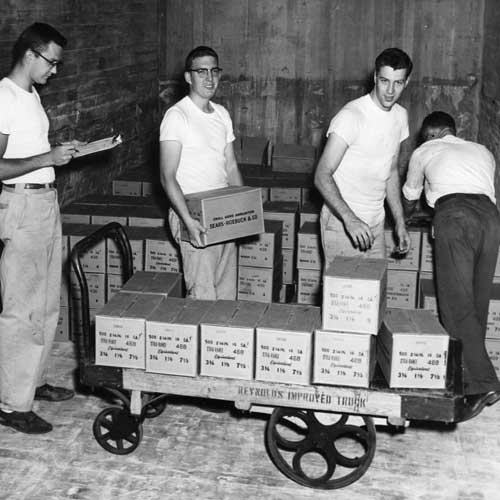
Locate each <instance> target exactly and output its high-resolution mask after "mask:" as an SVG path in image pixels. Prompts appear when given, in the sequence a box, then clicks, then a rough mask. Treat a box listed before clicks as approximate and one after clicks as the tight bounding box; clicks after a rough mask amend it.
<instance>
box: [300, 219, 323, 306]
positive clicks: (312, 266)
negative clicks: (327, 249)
mask: <svg viewBox="0 0 500 500" xmlns="http://www.w3.org/2000/svg"><path fill="white" fill-rule="evenodd" d="M301 215H302V213H301ZM318 226H319V224H318V222H312V221H309V222H304V223H303V224H302V225H301V226H300V229H299V232H298V233H297V302H298V303H299V304H311V305H319V304H320V303H321V269H322V263H323V256H322V250H321V239H320V235H319V231H318Z"/></svg>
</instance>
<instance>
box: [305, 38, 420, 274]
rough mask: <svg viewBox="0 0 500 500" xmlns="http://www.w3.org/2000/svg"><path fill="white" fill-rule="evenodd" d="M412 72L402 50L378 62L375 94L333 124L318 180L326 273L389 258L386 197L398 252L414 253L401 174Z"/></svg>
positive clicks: (346, 109)
mask: <svg viewBox="0 0 500 500" xmlns="http://www.w3.org/2000/svg"><path fill="white" fill-rule="evenodd" d="M412 67H413V64H412V62H411V59H410V58H409V56H408V55H407V54H406V53H405V52H403V51H402V50H400V49H398V48H390V49H386V50H384V51H383V52H382V53H381V54H379V56H378V57H377V58H376V60H375V73H374V83H375V85H374V88H373V90H372V91H371V92H370V93H369V94H366V95H364V96H362V97H360V98H358V99H355V100H354V101H351V102H349V103H347V104H346V105H345V106H344V107H343V108H342V109H341V110H340V111H339V112H338V113H337V115H335V116H334V117H333V119H332V121H331V123H330V127H329V128H328V132H327V137H328V141H327V143H326V146H325V149H324V151H323V154H322V155H321V158H320V160H319V162H318V166H317V169H316V174H315V178H314V184H315V185H316V188H317V189H318V190H319V192H320V193H321V194H322V196H323V198H324V205H323V208H322V210H321V218H320V223H321V240H322V245H323V252H324V255H325V269H326V268H327V267H328V265H329V264H330V263H331V262H332V260H333V259H334V257H335V256H337V255H345V256H356V255H361V256H365V257H376V258H385V256H386V255H385V254H386V250H385V237H384V220H385V212H384V200H385V198H387V202H388V204H389V207H390V209H391V212H392V215H393V218H394V222H395V231H396V238H397V242H398V247H397V251H398V252H399V253H402V254H404V253H406V252H407V251H408V250H409V248H410V238H409V235H408V232H407V230H406V226H405V222H404V214H403V207H402V203H401V190H400V181H399V172H398V156H399V150H400V143H401V142H402V141H404V140H405V139H406V138H407V137H408V135H409V131H408V116H407V112H406V110H405V109H404V108H403V107H401V106H400V105H399V104H397V101H398V99H399V98H400V96H401V94H402V92H403V90H404V89H405V87H406V86H407V84H408V79H409V77H410V73H411V70H412Z"/></svg>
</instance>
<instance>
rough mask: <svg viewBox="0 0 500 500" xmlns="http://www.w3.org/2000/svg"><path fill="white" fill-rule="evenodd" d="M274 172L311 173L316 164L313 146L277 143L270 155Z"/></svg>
mask: <svg viewBox="0 0 500 500" xmlns="http://www.w3.org/2000/svg"><path fill="white" fill-rule="evenodd" d="M272 166H273V171H274V172H303V173H312V172H313V171H314V167H315V166H316V149H315V148H314V146H309V145H298V144H284V143H278V144H276V145H275V146H274V149H273V156H272Z"/></svg>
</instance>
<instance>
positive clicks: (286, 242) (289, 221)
mask: <svg viewBox="0 0 500 500" xmlns="http://www.w3.org/2000/svg"><path fill="white" fill-rule="evenodd" d="M298 209H299V204H298V203H296V202H292V201H268V202H266V203H264V218H265V219H266V220H275V221H280V222H281V223H282V227H283V232H282V239H281V249H280V253H281V256H282V274H281V285H282V286H281V289H280V301H282V302H285V301H286V300H287V297H290V296H291V295H293V288H294V284H295V247H296V232H297V216H298Z"/></svg>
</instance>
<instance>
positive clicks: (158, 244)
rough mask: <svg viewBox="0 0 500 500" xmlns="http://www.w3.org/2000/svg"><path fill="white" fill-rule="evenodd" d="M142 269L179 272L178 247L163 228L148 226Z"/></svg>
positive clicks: (179, 257) (179, 258) (180, 269)
mask: <svg viewBox="0 0 500 500" xmlns="http://www.w3.org/2000/svg"><path fill="white" fill-rule="evenodd" d="M144 270H145V271H162V272H171V273H180V272H181V271H182V265H181V255H180V251H179V247H178V246H177V244H176V243H174V242H173V240H172V239H171V237H170V234H169V233H168V232H167V231H166V229H165V228H150V229H149V230H148V235H147V237H146V239H145V240H144Z"/></svg>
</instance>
